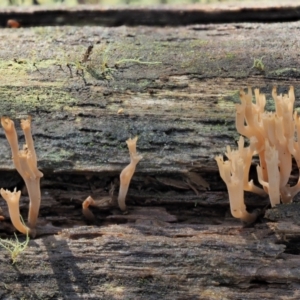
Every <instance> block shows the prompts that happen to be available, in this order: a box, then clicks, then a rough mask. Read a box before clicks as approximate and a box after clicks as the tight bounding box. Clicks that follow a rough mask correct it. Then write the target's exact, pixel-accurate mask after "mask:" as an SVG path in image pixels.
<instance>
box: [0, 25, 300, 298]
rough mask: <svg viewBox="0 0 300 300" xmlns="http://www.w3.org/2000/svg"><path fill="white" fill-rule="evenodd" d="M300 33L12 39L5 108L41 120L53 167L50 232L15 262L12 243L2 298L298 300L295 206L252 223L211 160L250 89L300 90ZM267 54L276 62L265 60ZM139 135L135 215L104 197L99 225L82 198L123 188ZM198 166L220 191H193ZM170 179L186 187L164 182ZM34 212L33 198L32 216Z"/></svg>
mask: <svg viewBox="0 0 300 300" xmlns="http://www.w3.org/2000/svg"><path fill="white" fill-rule="evenodd" d="M299 25H300V23H299V22H295V23H285V24H249V23H243V24H230V25H226V24H222V25H195V26H189V27H178V28H168V27H167V28H157V27H152V28H149V27H137V28H129V27H124V26H123V27H119V28H104V27H82V28H78V27H60V28H49V27H44V28H42V27H41V28H27V29H18V30H9V29H4V30H1V31H0V35H1V36H0V37H1V38H0V46H1V49H2V50H1V63H0V68H1V72H0V74H1V75H0V76H1V80H0V93H1V107H0V109H1V112H2V114H3V115H8V116H10V117H11V118H13V119H20V118H22V117H24V116H26V115H27V114H30V115H31V116H32V118H33V134H34V138H35V142H36V148H37V154H38V157H39V166H40V168H41V170H42V171H43V172H44V174H45V178H44V180H43V181H42V206H41V213H40V215H41V216H40V221H41V224H40V235H39V237H38V238H37V239H35V240H31V241H30V244H29V248H28V250H26V251H25V252H24V253H23V254H21V256H20V257H19V259H18V261H17V263H16V264H15V265H11V263H10V260H9V255H8V254H7V253H6V252H5V251H4V250H3V249H1V250H0V269H1V283H0V284H1V287H0V295H1V297H2V298H3V299H21V298H22V297H23V298H25V299H27V298H28V299H288V300H289V299H299V284H300V265H299V232H300V228H299V226H298V223H297V221H296V220H297V212H298V211H299V208H298V205H297V204H293V205H291V206H284V207H283V206H282V207H279V208H276V209H274V210H270V211H268V212H267V213H268V218H269V220H271V222H267V221H266V219H261V220H259V222H258V223H257V224H255V225H254V227H251V228H243V227H242V225H241V224H240V223H239V221H237V220H233V219H232V218H231V217H230V215H229V213H228V199H227V194H226V192H225V190H224V185H223V184H221V183H220V179H219V177H218V175H217V169H216V164H215V162H214V160H213V157H214V155H215V154H219V153H222V152H224V150H225V145H226V144H229V145H234V144H235V142H234V141H235V140H237V138H238V135H237V133H236V130H235V126H234V105H235V103H238V101H239V99H238V89H239V88H240V87H246V86H247V85H249V84H250V85H252V86H254V87H260V88H262V91H263V92H266V93H267V97H268V103H267V106H268V108H269V109H272V108H274V106H273V103H272V101H271V100H270V92H271V88H272V86H273V85H274V84H276V85H278V86H279V92H285V91H287V89H288V86H289V85H290V84H293V85H294V86H295V92H296V97H297V96H298V95H300V89H299V84H298V78H299V74H300V67H299V62H298V48H299V41H298V38H297V37H298V28H299ZM90 45H93V50H92V52H91V54H90V55H89V57H87V58H86V57H85V56H84V54H85V53H86V51H87V49H88V47H89V46H90ZM84 57H85V59H84ZM259 59H261V60H262V62H263V66H264V67H263V68H258V67H257V65H256V66H255V64H254V61H255V60H256V61H257V60H259ZM83 60H86V61H85V62H83ZM133 60H136V61H133ZM141 62H142V63H141ZM145 62H148V63H145ZM299 99H300V98H299V97H297V99H296V106H299ZM120 108H122V109H123V110H124V111H123V114H118V110H119V109H120ZM1 132H2V134H1V135H0V153H1V156H0V166H1V170H2V172H3V174H4V175H5V176H3V178H2V179H1V184H2V185H3V186H4V187H13V186H15V185H17V186H18V187H19V188H21V187H22V182H21V181H20V179H19V177H18V176H17V175H15V173H13V172H8V170H12V169H13V166H12V163H11V161H10V150H9V148H8V143H7V141H6V140H5V137H4V134H3V131H1ZM19 133H20V136H21V131H20V130H19ZM134 135H138V136H139V141H138V151H139V152H140V153H141V154H142V155H143V156H144V159H143V160H142V161H141V162H140V164H139V165H138V168H137V174H136V175H135V177H134V180H133V182H132V185H131V189H130V191H129V195H128V202H127V203H128V205H129V212H128V214H127V215H124V214H121V213H120V211H119V210H118V209H117V207H116V206H114V205H111V203H110V202H109V201H108V202H106V201H104V202H103V205H102V206H100V207H97V208H94V209H93V212H94V213H95V215H96V216H97V220H96V224H93V225H94V226H93V227H88V226H86V224H87V222H86V220H84V219H83V217H82V213H81V203H82V201H83V200H84V198H85V197H87V196H88V195H89V194H92V195H93V196H94V197H98V198H99V199H101V197H106V196H107V195H108V189H109V187H110V185H111V183H114V184H115V185H118V182H117V178H118V174H119V172H120V171H121V169H122V168H123V167H124V166H125V165H126V164H127V163H128V161H129V158H128V154H127V149H126V144H125V140H126V139H127V138H128V137H129V136H134ZM20 140H21V141H22V137H21V139H20ZM191 170H192V171H194V172H196V173H197V174H200V175H202V176H203V178H204V179H205V180H206V181H207V182H208V183H209V184H210V187H211V191H205V190H204V188H203V187H202V186H197V187H196V188H197V189H198V190H199V192H200V195H199V196H197V195H196V194H195V192H194V191H193V190H191V189H189V190H187V189H185V188H182V186H183V185H182V183H184V182H186V179H187V178H188V175H187V171H191ZM4 171H6V172H4ZM168 178H171V179H173V180H178V187H177V188H176V186H174V184H175V183H174V181H172V183H171V184H170V185H168V184H165V183H166V180H167V179H168ZM247 200H248V202H247V204H249V205H250V206H251V207H256V206H262V207H263V206H265V205H266V203H267V201H266V199H258V198H257V197H255V196H254V197H253V196H251V197H249V199H248V196H247ZM1 207H2V209H3V215H4V216H5V217H6V218H7V217H8V215H7V210H6V208H5V205H4V203H3V201H1ZM27 208H28V199H27V198H26V197H25V196H23V197H22V201H21V213H22V215H23V216H25V215H26V211H27ZM81 225H82V226H81ZM0 226H1V233H2V234H1V236H2V237H5V236H8V235H9V234H11V232H12V228H11V226H10V225H9V223H7V222H1V223H0ZM79 226H81V227H79ZM41 228H42V229H41ZM70 228H71V229H70ZM4 233H5V234H6V235H5V234H4ZM54 233H57V234H54ZM41 234H44V235H41Z"/></svg>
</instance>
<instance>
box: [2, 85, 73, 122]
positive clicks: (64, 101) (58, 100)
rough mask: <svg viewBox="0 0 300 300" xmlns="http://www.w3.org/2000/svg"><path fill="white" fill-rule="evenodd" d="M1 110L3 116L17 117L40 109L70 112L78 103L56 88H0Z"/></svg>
mask: <svg viewBox="0 0 300 300" xmlns="http://www.w3.org/2000/svg"><path fill="white" fill-rule="evenodd" d="M0 95H1V100H2V101H1V102H0V110H1V113H2V114H3V115H7V116H10V117H16V116H18V115H19V114H28V113H30V112H33V111H38V110H39V109H40V108H42V109H43V110H47V111H62V110H70V109H71V107H72V106H73V105H74V104H75V103H76V102H77V100H75V99H74V98H73V97H71V95H70V94H69V93H67V92H65V91H62V90H59V89H56V88H55V87H51V86H50V87H45V86H42V87H39V86H33V87H26V86H25V87H18V88H15V87H14V88H11V86H0Z"/></svg>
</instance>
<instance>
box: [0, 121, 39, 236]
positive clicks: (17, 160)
mask: <svg viewBox="0 0 300 300" xmlns="http://www.w3.org/2000/svg"><path fill="white" fill-rule="evenodd" d="M1 124H2V126H3V128H4V131H5V136H6V138H7V140H8V142H9V145H10V148H11V152H12V160H13V163H14V165H15V168H16V169H17V171H18V172H19V174H20V175H21V176H22V178H23V179H24V182H25V185H26V187H27V191H28V195H29V199H30V204H29V212H28V226H29V228H30V235H31V236H35V227H36V223H37V218H38V214H39V209H40V203H41V191H40V178H41V177H43V173H42V172H40V171H39V170H38V168H37V158H36V153H35V149H34V143H33V139H32V135H31V119H30V118H28V119H26V120H22V121H21V127H22V130H23V132H24V135H25V141H26V144H25V145H24V147H23V150H19V145H18V136H17V132H16V129H15V125H14V122H13V121H12V120H10V119H9V118H7V117H2V118H1ZM18 230H19V229H18Z"/></svg>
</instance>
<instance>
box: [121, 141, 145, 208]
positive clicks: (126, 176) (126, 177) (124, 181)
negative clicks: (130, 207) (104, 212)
mask: <svg viewBox="0 0 300 300" xmlns="http://www.w3.org/2000/svg"><path fill="white" fill-rule="evenodd" d="M137 139H138V137H137V136H136V137H135V138H134V139H131V138H130V139H128V140H127V141H126V143H127V146H128V150H129V155H130V164H129V165H128V166H127V167H125V168H124V169H123V171H122V172H121V174H120V190H119V196H118V204H119V207H120V209H121V210H123V211H125V210H126V204H125V199H126V195H127V192H128V188H129V184H130V181H131V178H132V176H133V174H134V172H135V168H136V165H137V164H138V162H139V161H140V160H141V159H142V158H143V157H142V156H140V155H138V154H137V152H136V142H137Z"/></svg>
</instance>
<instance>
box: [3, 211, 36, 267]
mask: <svg viewBox="0 0 300 300" xmlns="http://www.w3.org/2000/svg"><path fill="white" fill-rule="evenodd" d="M21 220H22V223H23V224H24V221H23V218H22V217H21ZM14 235H15V239H7V240H4V239H0V246H1V247H3V248H4V249H6V250H7V251H8V252H9V253H10V257H11V260H12V264H14V263H15V262H16V261H17V258H18V257H19V255H20V254H21V253H22V252H24V251H25V250H26V248H27V246H28V243H29V240H30V238H29V232H28V231H27V234H26V239H25V241H24V242H22V243H21V242H20V241H19V239H18V237H17V235H16V234H15V233H14Z"/></svg>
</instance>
